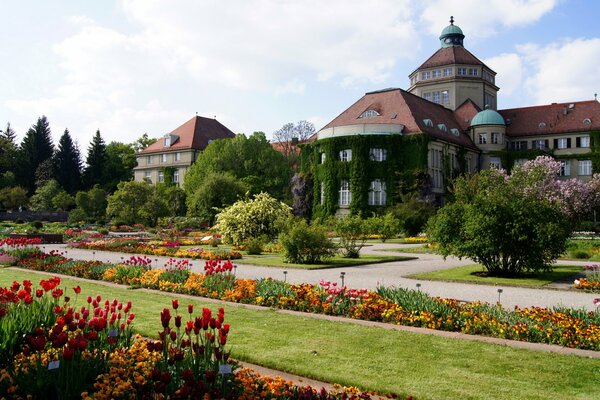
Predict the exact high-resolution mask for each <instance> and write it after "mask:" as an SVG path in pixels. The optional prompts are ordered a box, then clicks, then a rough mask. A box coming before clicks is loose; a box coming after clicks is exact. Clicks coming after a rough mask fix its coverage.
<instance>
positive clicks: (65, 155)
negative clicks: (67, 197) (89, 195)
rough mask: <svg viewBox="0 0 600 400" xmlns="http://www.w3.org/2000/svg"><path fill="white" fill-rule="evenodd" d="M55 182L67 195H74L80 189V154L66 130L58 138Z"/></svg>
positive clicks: (55, 158)
mask: <svg viewBox="0 0 600 400" xmlns="http://www.w3.org/2000/svg"><path fill="white" fill-rule="evenodd" d="M54 165H55V168H56V174H55V177H56V180H57V181H58V183H59V184H60V186H62V188H63V189H65V191H67V193H70V194H74V193H75V192H77V190H79V188H80V187H81V169H82V165H81V154H80V152H79V148H78V147H77V146H76V145H75V144H74V143H73V139H72V138H71V134H70V133H69V130H68V129H65V133H63V135H62V136H61V137H60V140H59V142H58V150H57V152H56V155H55V156H54Z"/></svg>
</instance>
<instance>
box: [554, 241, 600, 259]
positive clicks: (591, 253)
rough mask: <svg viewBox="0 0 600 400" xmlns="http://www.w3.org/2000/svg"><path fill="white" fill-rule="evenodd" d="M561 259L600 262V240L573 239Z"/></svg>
mask: <svg viewBox="0 0 600 400" xmlns="http://www.w3.org/2000/svg"><path fill="white" fill-rule="evenodd" d="M561 259H563V260H589V261H600V240H597V239H593V240H592V239H590V240H581V239H571V240H569V243H568V244H567V252H566V253H565V254H564V255H563V256H562V257H561Z"/></svg>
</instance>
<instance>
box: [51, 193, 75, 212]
mask: <svg viewBox="0 0 600 400" xmlns="http://www.w3.org/2000/svg"><path fill="white" fill-rule="evenodd" d="M74 204H75V198H74V197H73V196H71V195H70V194H68V193H67V192H65V191H64V190H63V191H60V192H58V193H57V194H56V196H54V197H53V198H52V208H53V209H54V210H58V211H68V210H69V209H70V208H71V207H72V206H73V205H74Z"/></svg>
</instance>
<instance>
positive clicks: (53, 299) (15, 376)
mask: <svg viewBox="0 0 600 400" xmlns="http://www.w3.org/2000/svg"><path fill="white" fill-rule="evenodd" d="M40 285H41V287H40V288H34V287H33V285H32V283H31V282H30V281H23V283H22V284H21V283H18V282H14V283H13V285H12V286H11V287H10V288H0V311H1V312H0V327H1V328H2V329H1V330H0V335H3V336H4V337H3V338H2V339H3V340H2V341H1V342H0V356H1V357H0V393H2V396H3V398H7V399H23V398H63V399H77V398H90V399H111V398H123V399H133V398H165V399H168V398H171V399H187V398H193V399H198V398H204V399H257V398H266V399H370V398H371V393H364V392H361V391H360V390H358V389H356V388H352V387H340V386H335V388H334V390H333V391H330V392H328V391H326V390H325V389H321V390H317V389H315V388H312V387H309V386H307V387H298V386H296V385H294V384H292V383H291V382H286V381H284V380H282V379H280V378H274V379H272V378H263V377H261V376H260V375H258V374H256V373H254V372H253V371H252V370H249V369H240V368H239V367H238V365H237V363H236V362H235V361H234V360H231V359H230V358H229V350H228V348H227V347H226V345H227V341H228V335H229V331H230V325H229V324H226V323H225V312H224V310H223V309H222V308H221V309H219V311H218V312H217V314H216V315H214V314H213V313H212V312H211V310H210V309H207V308H204V309H202V313H201V315H199V316H196V315H195V314H194V309H193V305H191V304H190V305H188V306H187V310H186V311H187V313H181V314H180V313H179V303H178V301H177V300H173V301H172V305H171V306H172V307H171V308H164V309H163V311H162V312H161V313H160V323H161V326H162V331H160V332H159V337H160V339H159V340H158V341H154V340H146V339H143V338H141V337H139V336H136V335H133V333H132V322H133V320H134V317H135V314H133V313H132V312H131V311H132V304H131V302H127V303H125V304H123V303H121V302H119V301H118V300H112V301H109V300H105V301H104V302H102V298H101V297H100V296H96V297H92V296H88V297H87V304H85V303H84V305H83V306H81V307H78V306H77V297H78V295H79V294H80V292H81V289H80V288H79V287H75V288H73V291H74V293H75V300H74V301H71V299H70V298H69V297H68V296H66V295H65V294H64V291H63V289H62V288H60V286H59V285H60V279H59V278H56V277H55V278H51V279H49V280H42V281H41V282H40ZM65 290H66V289H65ZM182 314H184V315H185V314H187V316H185V317H184V315H182ZM184 318H185V319H184ZM377 397H378V398H381V397H383V396H380V395H377Z"/></svg>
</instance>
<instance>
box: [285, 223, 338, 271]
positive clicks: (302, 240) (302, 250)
mask: <svg viewBox="0 0 600 400" xmlns="http://www.w3.org/2000/svg"><path fill="white" fill-rule="evenodd" d="M279 243H281V246H282V247H283V257H284V260H285V261H286V262H290V263H298V264H319V263H321V262H323V261H325V260H327V259H329V258H331V257H333V256H334V255H335V253H336V246H335V244H334V243H333V242H332V241H331V239H330V238H329V237H328V236H327V230H326V229H325V227H323V226H321V225H318V224H316V223H313V225H308V223H307V222H306V221H305V220H303V219H293V220H291V221H290V222H289V223H288V225H287V229H286V230H285V231H284V232H283V233H282V234H281V235H279Z"/></svg>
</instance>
